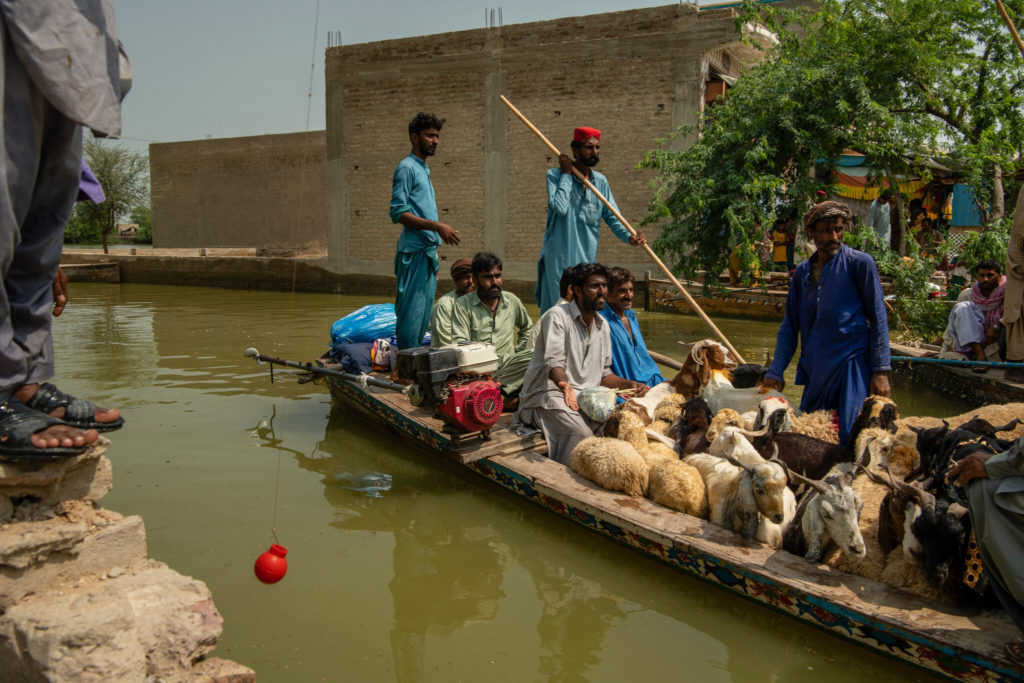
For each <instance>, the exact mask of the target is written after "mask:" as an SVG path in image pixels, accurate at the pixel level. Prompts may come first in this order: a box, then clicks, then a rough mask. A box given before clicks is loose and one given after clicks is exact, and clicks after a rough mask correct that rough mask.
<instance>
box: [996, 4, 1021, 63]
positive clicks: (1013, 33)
mask: <svg viewBox="0 0 1024 683" xmlns="http://www.w3.org/2000/svg"><path fill="white" fill-rule="evenodd" d="M996 8H997V9H998V10H999V16H1001V17H1002V18H1003V21H1004V22H1005V23H1006V27H1007V28H1008V29H1010V35H1011V36H1013V42H1015V43H1017V49H1018V50H1020V54H1021V56H1024V42H1021V39H1020V35H1019V34H1018V33H1017V27H1016V26H1014V25H1013V19H1011V18H1010V15H1009V14H1007V13H1006V8H1005V7H1003V3H1002V0H996Z"/></svg>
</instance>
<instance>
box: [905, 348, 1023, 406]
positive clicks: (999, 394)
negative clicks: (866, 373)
mask: <svg viewBox="0 0 1024 683" xmlns="http://www.w3.org/2000/svg"><path fill="white" fill-rule="evenodd" d="M889 349H890V351H891V352H892V355H894V356H910V357H913V358H920V357H922V356H924V355H925V354H926V353H929V352H932V353H934V352H935V351H938V347H935V346H925V347H923V348H917V347H913V346H905V345H903V344H895V343H891V344H889ZM892 371H893V374H894V375H896V376H898V377H905V378H907V379H908V380H910V381H912V382H913V383H914V385H915V387H917V386H924V387H927V388H929V389H932V390H934V391H936V392H938V393H940V394H941V395H943V396H947V397H952V398H959V399H961V400H963V401H966V402H969V403H972V404H974V405H978V406H982V405H988V404H991V403H1016V402H1020V401H1024V384H1018V383H1017V382H1008V381H1006V380H1005V379H1003V373H1004V371H1003V370H1000V369H991V370H989V371H988V372H986V373H984V374H976V373H973V372H971V370H970V368H968V367H963V366H956V365H941V364H938V363H893V366H892Z"/></svg>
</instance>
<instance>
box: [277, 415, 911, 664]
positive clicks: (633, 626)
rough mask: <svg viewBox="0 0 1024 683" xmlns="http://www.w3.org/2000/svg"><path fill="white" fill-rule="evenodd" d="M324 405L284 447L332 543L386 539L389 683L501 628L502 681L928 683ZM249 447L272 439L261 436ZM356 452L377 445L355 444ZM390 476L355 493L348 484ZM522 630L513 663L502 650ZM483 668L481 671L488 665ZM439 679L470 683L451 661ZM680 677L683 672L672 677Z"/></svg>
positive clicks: (497, 649) (511, 650)
mask: <svg viewBox="0 0 1024 683" xmlns="http://www.w3.org/2000/svg"><path fill="white" fill-rule="evenodd" d="M367 431H368V430H367V428H366V424H365V422H364V421H363V420H362V419H361V418H360V417H358V416H354V415H351V414H348V413H346V412H343V411H342V410H339V409H338V408H335V409H333V410H332V411H331V413H330V416H329V418H328V421H327V425H326V428H325V432H324V436H323V439H322V440H321V441H319V442H318V443H317V444H316V448H315V449H314V451H313V453H312V455H310V456H307V455H305V454H302V453H300V452H297V451H294V450H290V449H287V448H285V450H287V451H288V452H290V453H291V454H292V455H293V456H294V457H295V459H296V462H297V463H298V464H299V466H300V467H301V468H303V469H306V470H309V471H311V472H315V473H317V474H318V475H319V476H320V477H321V481H322V484H323V496H324V499H325V500H326V501H327V502H328V503H329V504H330V505H331V507H332V508H333V509H334V520H333V521H332V522H331V523H330V526H331V527H332V528H334V529H336V530H338V531H339V532H341V533H343V534H344V533H346V532H372V533H375V534H386V535H390V537H391V538H392V539H393V543H394V545H393V552H392V557H391V569H392V576H391V577H390V580H389V582H388V591H389V593H390V596H391V601H392V610H393V620H392V625H391V630H390V646H391V658H392V662H393V666H394V678H395V680H397V681H402V682H404V681H421V680H429V679H431V678H432V677H433V676H434V675H436V673H437V672H436V670H435V669H436V665H435V666H432V665H434V664H435V663H436V660H437V659H438V657H439V656H441V657H442V658H444V657H452V656H455V657H459V656H461V655H462V654H463V653H464V652H463V651H462V650H461V649H458V648H457V649H456V652H455V653H452V652H451V651H450V648H451V647H452V646H453V645H455V644H457V643H460V642H464V641H466V640H467V639H466V638H465V637H462V636H461V635H460V634H465V633H466V632H468V631H472V630H473V629H474V628H477V627H483V625H485V624H491V625H493V624H494V622H501V626H500V628H499V632H502V633H505V634H506V635H507V634H508V633H509V632H512V631H514V632H517V633H518V635H517V636H516V637H515V638H513V639H511V641H510V642H500V641H499V642H493V641H491V642H490V643H489V646H490V647H491V648H492V653H493V656H495V657H501V654H502V653H503V652H504V653H505V655H506V656H505V658H507V659H509V660H515V664H514V668H513V671H506V669H504V668H503V669H501V671H503V672H505V673H506V674H507V675H509V677H510V678H513V679H515V678H521V679H524V680H549V681H576V680H578V681H585V680H613V679H614V680H619V679H620V678H621V677H624V676H630V675H634V676H635V675H651V676H654V675H657V674H659V673H661V674H662V675H663V674H664V673H669V674H670V675H673V676H677V675H679V674H683V676H684V677H685V678H689V679H691V680H697V679H700V680H731V681H737V682H740V681H742V682H746V681H750V682H753V681H764V680H787V681H788V680H821V678H822V677H824V676H826V675H833V676H836V677H838V679H839V680H859V679H861V678H863V677H865V676H871V677H874V678H879V679H881V680H896V679H901V680H907V679H908V678H909V679H913V678H915V677H916V678H920V679H922V680H924V679H927V676H924V675H919V674H918V672H916V671H913V670H911V669H909V668H908V667H905V666H903V665H901V664H897V663H893V662H888V661H886V660H884V659H883V658H881V657H878V656H876V655H873V654H869V653H866V652H864V651H862V650H860V649H859V648H857V647H855V646H852V645H847V644H844V643H842V642H840V641H838V640H836V639H834V638H831V637H827V636H823V635H821V634H819V633H817V632H815V631H814V630H813V629H811V628H809V627H804V626H802V625H800V624H797V623H794V622H792V620H791V619H789V618H786V617H782V616H780V615H777V614H774V613H773V612H771V611H769V610H767V609H764V608H762V607H759V606H755V605H752V604H750V603H748V602H746V601H744V600H743V599H741V598H738V597H735V596H732V595H730V594H727V593H726V592H724V591H723V590H721V589H718V588H715V587H712V586H709V585H707V584H705V583H702V582H700V581H697V580H695V579H691V578H689V577H686V576H684V575H681V574H679V573H678V572H676V571H674V570H672V569H670V568H668V567H665V566H663V565H661V564H659V563H657V562H655V561H653V560H650V559H648V558H644V557H642V556H639V555H638V554H636V553H635V552H633V551H631V550H629V549H626V548H623V547H619V546H617V545H615V544H613V543H609V542H608V541H607V540H605V539H601V538H598V537H595V536H592V535H591V534H590V533H589V532H587V531H586V530H583V529H580V528H578V527H575V526H574V525H572V524H569V523H567V521H566V520H561V519H558V518H556V517H554V516H552V515H550V514H549V513H548V512H546V511H544V510H540V509H537V508H535V507H534V506H532V505H530V504H529V503H528V502H526V501H523V500H521V499H520V498H518V497H516V496H515V495H513V494H511V493H509V492H506V491H504V490H501V489H497V488H496V487H495V486H494V485H493V484H492V483H490V482H488V481H485V480H482V479H480V478H479V477H476V476H475V475H473V474H471V473H469V472H466V471H464V470H462V469H461V468H458V467H457V466H454V465H452V464H450V463H447V462H445V461H442V460H440V459H438V458H436V457H434V456H432V455H429V454H427V453H425V452H424V451H420V450H418V449H415V448H411V447H407V446H406V445H405V444H403V443H402V442H401V441H399V440H398V438H397V437H396V436H394V435H391V434H385V433H383V432H376V433H371V434H369V435H368V438H367ZM262 438H264V439H265V440H266V443H267V444H268V445H270V444H272V443H274V444H275V447H278V448H280V447H282V444H280V443H276V440H275V437H274V435H273V430H272V429H271V430H269V431H267V432H266V433H265V434H264V435H262ZM364 440H365V441H366V442H369V443H373V444H374V445H375V446H376V447H375V448H365V449H364V448H361V447H360V446H361V445H363V442H364ZM381 475H387V476H390V478H391V487H390V489H389V490H380V491H378V493H379V494H380V497H373V496H368V495H367V494H366V492H365V491H361V490H358V489H359V488H360V487H359V486H352V484H353V483H357V484H358V483H359V482H365V481H369V482H371V483H372V482H379V481H380V479H381ZM528 631H529V632H531V640H532V642H533V646H532V647H531V648H528V649H526V650H525V651H523V652H520V651H518V650H520V649H521V645H519V646H517V644H516V641H520V642H521V641H522V640H523V635H522V634H523V633H525V632H528ZM492 663H493V660H492ZM452 672H453V673H457V674H460V675H468V676H469V677H471V678H472V677H475V676H481V675H483V672H481V671H476V670H472V669H470V670H466V669H463V668H462V667H460V666H458V665H456V666H454V667H453V669H452ZM684 672H685V673H684Z"/></svg>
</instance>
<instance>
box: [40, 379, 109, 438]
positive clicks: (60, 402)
mask: <svg viewBox="0 0 1024 683" xmlns="http://www.w3.org/2000/svg"><path fill="white" fill-rule="evenodd" d="M25 405H27V406H28V407H29V408H32V409H33V410H38V411H39V412H41V413H46V414H47V415H49V414H50V413H52V412H53V411H55V410H57V409H58V408H64V416H63V417H61V418H59V419H60V420H62V421H63V422H64V423H66V424H69V425H71V426H72V427H75V428H76V429H95V430H96V431H98V432H112V431H114V430H115V429H120V428H121V427H123V426H124V418H123V417H119V418H117V419H116V420H111V421H110V422H97V421H96V406H94V405H93V404H92V403H90V402H89V401H86V400H85V399H84V398H75V397H74V396H71V395H70V394H65V393H64V392H63V391H61V390H60V389H58V388H57V387H55V386H54V385H52V384H50V383H49V382H46V383H45V384H41V385H39V391H37V392H36V393H35V394H33V395H32V398H30V399H29V400H27V401H25Z"/></svg>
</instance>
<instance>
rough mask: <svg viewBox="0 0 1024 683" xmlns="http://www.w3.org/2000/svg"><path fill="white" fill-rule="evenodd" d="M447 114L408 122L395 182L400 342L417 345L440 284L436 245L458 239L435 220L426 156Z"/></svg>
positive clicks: (393, 218)
mask: <svg viewBox="0 0 1024 683" xmlns="http://www.w3.org/2000/svg"><path fill="white" fill-rule="evenodd" d="M442 125H444V120H443V119H438V118H437V117H436V116H434V115H433V114H424V113H423V112H420V113H419V114H417V115H416V118H414V119H413V120H412V121H411V122H410V123H409V140H410V141H411V142H412V151H411V152H410V153H409V156H407V157H405V158H404V159H402V160H401V161H400V162H399V163H398V167H397V168H396V169H395V176H394V180H393V181H392V187H391V211H390V213H391V221H392V222H394V223H401V224H402V226H403V228H402V235H401V236H400V237H399V238H398V248H397V250H396V252H395V277H396V278H397V282H396V283H395V284H396V287H397V294H396V296H395V315H396V316H397V318H398V323H397V330H396V335H395V336H397V337H398V348H400V349H405V348H411V347H414V346H419V345H420V344H421V343H422V341H423V335H424V334H426V332H427V328H428V327H429V326H430V312H431V310H432V308H433V306H434V292H435V291H436V290H437V266H438V263H437V247H438V245H439V244H441V242H442V241H443V242H444V243H445V244H458V243H459V231H458V230H455V229H454V228H452V227H451V226H450V225H446V224H445V223H440V222H438V220H437V202H436V201H435V200H434V186H433V185H432V184H431V182H430V168H429V167H428V166H427V157H430V156H434V152H436V151H437V140H438V138H439V137H440V135H441V126H442Z"/></svg>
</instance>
